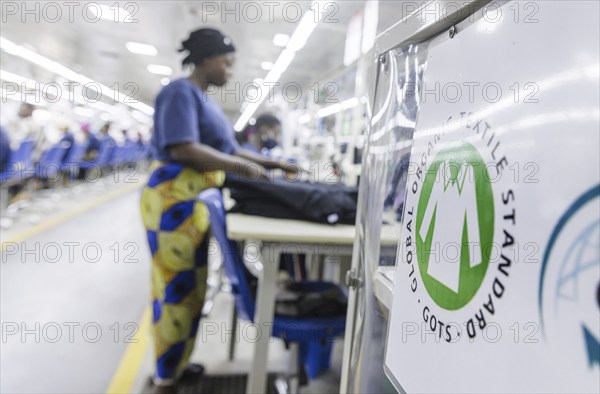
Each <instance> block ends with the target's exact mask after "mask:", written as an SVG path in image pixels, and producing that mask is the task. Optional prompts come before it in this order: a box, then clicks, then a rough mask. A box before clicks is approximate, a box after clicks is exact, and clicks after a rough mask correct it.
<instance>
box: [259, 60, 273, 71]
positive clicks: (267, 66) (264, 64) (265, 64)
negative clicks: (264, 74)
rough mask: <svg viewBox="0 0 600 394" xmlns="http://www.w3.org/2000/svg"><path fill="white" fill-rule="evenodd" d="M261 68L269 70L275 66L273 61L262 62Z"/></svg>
mask: <svg viewBox="0 0 600 394" xmlns="http://www.w3.org/2000/svg"><path fill="white" fill-rule="evenodd" d="M260 68H262V69H263V70H265V71H269V70H270V69H272V68H273V63H271V62H262V63H261V64H260Z"/></svg>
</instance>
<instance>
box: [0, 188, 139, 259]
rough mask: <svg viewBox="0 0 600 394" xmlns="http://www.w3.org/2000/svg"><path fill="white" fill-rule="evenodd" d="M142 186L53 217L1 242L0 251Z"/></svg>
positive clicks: (116, 193)
mask: <svg viewBox="0 0 600 394" xmlns="http://www.w3.org/2000/svg"><path fill="white" fill-rule="evenodd" d="M142 185H143V184H137V183H136V184H132V185H128V186H126V187H123V188H122V189H119V190H115V191H113V192H111V193H108V194H107V195H105V196H102V197H99V198H97V199H95V200H93V201H90V202H89V203H87V204H84V205H82V206H80V207H77V208H74V209H72V210H69V211H68V212H65V213H63V214H60V215H57V216H54V217H51V218H50V219H48V220H46V221H45V222H43V223H40V224H38V225H37V226H33V227H31V228H28V229H26V230H23V231H21V232H20V233H17V234H15V235H14V236H12V237H10V238H9V239H8V240H3V241H2V242H0V250H3V249H4V247H5V246H6V245H7V244H9V243H15V242H21V241H24V240H26V239H28V238H31V237H33V236H35V235H38V234H39V233H42V232H44V231H46V230H48V229H49V228H52V227H54V226H56V225H57V224H60V223H62V222H65V221H67V220H69V219H71V218H72V217H75V216H77V215H80V214H82V213H83V212H86V211H88V210H90V209H92V208H96V207H97V206H99V205H102V204H104V203H106V202H108V201H110V200H112V199H114V198H117V197H120V196H122V195H124V194H127V193H130V192H132V191H134V190H135V189H138V188H140V187H142Z"/></svg>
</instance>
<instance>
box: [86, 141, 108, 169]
mask: <svg viewBox="0 0 600 394" xmlns="http://www.w3.org/2000/svg"><path fill="white" fill-rule="evenodd" d="M114 151H115V144H114V143H113V142H112V141H102V143H101V145H100V149H99V150H98V156H96V158H95V159H94V160H87V161H84V162H82V163H81V165H80V166H79V168H81V169H83V170H90V169H92V168H96V169H98V170H100V171H102V170H103V169H104V168H107V167H109V166H110V163H111V160H112V156H113V153H114Z"/></svg>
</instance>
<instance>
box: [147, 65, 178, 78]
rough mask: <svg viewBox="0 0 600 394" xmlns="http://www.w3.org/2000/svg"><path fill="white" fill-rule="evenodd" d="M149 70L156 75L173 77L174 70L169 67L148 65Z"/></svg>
mask: <svg viewBox="0 0 600 394" xmlns="http://www.w3.org/2000/svg"><path fill="white" fill-rule="evenodd" d="M146 68H147V69H148V71H150V72H151V73H152V74H156V75H167V76H168V75H171V74H173V69H171V67H169V66H161V65H160V64H148V67H146Z"/></svg>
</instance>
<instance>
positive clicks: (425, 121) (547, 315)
mask: <svg viewBox="0 0 600 394" xmlns="http://www.w3.org/2000/svg"><path fill="white" fill-rule="evenodd" d="M527 4H534V5H535V7H534V8H533V10H534V11H535V14H534V15H532V14H531V12H532V9H528V10H523V9H522V8H523V7H524V6H525V3H522V2H511V3H508V4H506V5H504V6H503V7H502V8H499V9H498V10H499V14H497V15H500V16H501V17H500V18H498V17H495V18H494V19H492V18H490V17H488V18H483V19H481V20H479V21H478V22H476V23H474V24H473V25H471V26H470V27H468V28H466V29H464V30H463V31H460V30H459V32H458V34H457V35H456V36H455V37H454V38H453V39H448V40H447V41H444V42H441V43H440V44H439V45H435V46H433V47H432V48H430V50H429V55H428V65H427V69H426V71H425V78H424V80H425V83H424V86H422V87H421V109H420V112H419V118H418V123H417V128H416V132H415V136H414V137H415V142H414V147H413V150H412V156H411V162H412V164H413V166H412V170H411V171H410V174H409V178H408V182H407V189H408V190H407V198H406V204H405V212H404V223H403V228H402V234H401V239H400V245H399V254H398V261H397V268H396V276H395V287H394V300H393V306H392V310H391V314H390V325H389V329H388V341H387V349H386V360H385V363H386V371H387V373H388V376H390V378H391V379H392V381H394V383H395V384H396V385H397V386H398V388H402V389H403V390H405V391H407V392H410V393H417V392H427V393H432V392H435V393H442V392H478V393H483V392H596V393H598V392H600V354H599V353H600V345H599V344H598V340H599V338H600V158H599V156H600V153H599V150H600V131H599V123H600V109H599V108H600V84H599V79H600V77H599V69H600V65H599V48H600V39H599V37H600V34H599V31H598V29H599V27H598V26H599V20H598V19H599V11H600V9H599V3H598V2H589V1H583V2H554V1H546V2H535V3H527ZM519 7H521V9H520V11H521V13H516V12H515V11H517V9H518V8H519ZM525 11H527V12H525ZM525 14H526V15H527V16H528V19H527V21H528V23H526V21H525V20H524V19H525V18H524V16H525Z"/></svg>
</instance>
